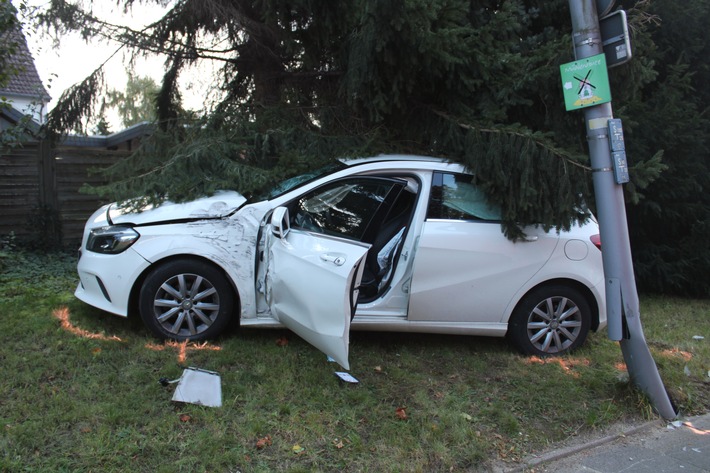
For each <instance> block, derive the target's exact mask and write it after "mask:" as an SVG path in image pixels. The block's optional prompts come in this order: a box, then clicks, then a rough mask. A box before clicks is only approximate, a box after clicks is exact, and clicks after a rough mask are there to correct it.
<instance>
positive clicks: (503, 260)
mask: <svg viewBox="0 0 710 473" xmlns="http://www.w3.org/2000/svg"><path fill="white" fill-rule="evenodd" d="M471 180H472V179H471V176H468V175H464V174H456V173H444V172H435V173H434V175H433V180H432V188H431V192H430V201H429V208H428V211H427V218H426V221H425V223H424V228H423V230H422V233H421V238H420V240H419V247H418V249H417V253H416V257H415V261H414V274H413V277H412V294H411V298H410V303H409V314H408V318H409V320H412V321H438V322H478V323H499V322H500V321H501V318H502V316H503V314H504V312H505V308H506V307H507V305H508V303H509V302H510V300H511V298H512V296H513V295H514V294H515V293H516V292H517V291H518V289H519V288H520V287H521V286H523V285H524V284H525V283H526V282H527V281H528V280H529V279H530V278H531V277H533V275H534V274H535V273H536V272H537V271H539V270H540V268H542V267H543V265H544V264H545V262H546V261H547V260H548V259H549V258H550V256H551V255H552V252H553V251H554V249H555V247H556V245H557V242H558V240H559V236H558V235H557V233H556V232H550V233H547V232H545V231H544V230H542V229H541V228H537V227H526V228H525V229H524V231H525V233H526V235H527V237H526V239H524V240H519V241H516V242H513V241H510V240H509V239H508V238H506V237H505V235H503V233H502V231H501V226H500V211H499V210H498V209H497V208H496V207H494V206H492V205H490V204H489V203H488V202H487V201H486V199H485V197H484V195H483V193H482V192H481V191H480V190H478V189H477V188H476V187H475V186H474V185H473V184H472V182H471Z"/></svg>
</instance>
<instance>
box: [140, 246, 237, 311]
mask: <svg viewBox="0 0 710 473" xmlns="http://www.w3.org/2000/svg"><path fill="white" fill-rule="evenodd" d="M177 260H192V261H199V262H201V263H204V264H208V265H210V266H212V267H213V268H215V269H217V270H219V271H220V272H221V273H222V274H223V275H224V277H225V279H226V280H227V281H228V282H229V285H230V287H231V288H232V294H233V295H234V302H235V307H234V309H233V313H234V314H236V317H237V318H236V319H233V321H236V322H237V323H239V321H240V320H241V297H240V295H239V289H238V287H237V285H236V284H235V282H234V280H233V279H232V277H231V276H230V275H229V272H227V271H226V270H225V269H224V267H222V266H220V265H219V264H217V263H215V262H214V261H213V260H211V259H208V258H205V257H203V256H199V255H194V254H187V253H185V254H175V255H170V256H166V257H165V258H162V259H159V260H157V261H155V262H153V263H152V264H151V265H150V266H148V267H147V268H145V269H144V270H143V272H142V273H141V274H140V275H139V276H138V277H137V278H136V280H135V281H134V282H133V287H131V293H130V296H129V299H128V315H129V316H133V315H136V314H138V300H139V296H140V292H141V287H143V283H144V282H145V279H146V277H147V276H148V274H149V273H150V272H151V271H153V270H155V269H156V268H158V267H160V266H163V265H165V264H168V263H170V262H172V261H177Z"/></svg>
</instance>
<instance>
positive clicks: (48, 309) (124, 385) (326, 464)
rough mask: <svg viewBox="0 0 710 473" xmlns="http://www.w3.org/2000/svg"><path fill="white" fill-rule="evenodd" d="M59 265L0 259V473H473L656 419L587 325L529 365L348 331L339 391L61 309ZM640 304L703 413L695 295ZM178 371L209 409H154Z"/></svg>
mask: <svg viewBox="0 0 710 473" xmlns="http://www.w3.org/2000/svg"><path fill="white" fill-rule="evenodd" d="M74 264H75V261H74V259H73V257H71V256H67V255H62V254H52V255H35V254H28V253H22V252H18V251H8V250H3V251H0V301H2V304H1V305H0V320H2V328H1V329H0V346H1V348H0V375H1V376H0V393H2V395H1V396H0V432H1V434H0V471H12V472H23V471H28V472H49V471H52V472H90V471H97V472H98V471H101V472H124V471H136V472H144V471H145V472H178V471H185V472H203V471H204V472H238V471H239V472H252V471H264V472H267V471H289V472H301V471H302V472H311V471H327V472H329V471H336V470H341V471H371V472H374V471H387V472H397V471H426V472H429V471H475V470H477V469H480V470H485V469H486V465H487V462H490V461H492V460H498V459H503V460H510V461H515V460H517V459H519V458H520V457H521V456H523V455H525V454H529V453H532V452H536V451H542V450H545V449H549V448H551V447H552V445H553V444H555V443H556V442H560V441H563V440H565V439H567V438H569V437H571V436H575V435H579V434H581V433H588V432H590V431H594V430H595V429H601V428H604V427H606V426H609V425H611V424H613V423H615V422H619V421H624V422H635V421H643V420H645V419H649V418H654V416H655V415H654V413H653V412H652V409H651V407H650V406H649V404H648V402H647V401H646V400H645V399H644V397H643V396H642V395H640V394H639V393H638V392H637V391H636V390H635V389H634V388H633V386H631V385H630V384H629V382H628V379H627V376H626V371H625V368H624V364H623V357H622V355H621V350H620V349H619V346H618V344H616V343H614V342H611V341H609V340H608V339H607V338H606V333H604V332H602V333H598V334H595V335H592V337H591V339H590V340H589V342H588V343H587V344H586V345H585V346H584V347H582V348H581V349H580V350H578V351H577V352H576V353H574V355H573V356H567V357H563V358H557V359H545V360H542V359H538V358H528V357H523V356H520V355H518V354H517V353H516V352H515V351H513V349H512V348H511V347H510V346H509V345H508V344H507V343H506V342H505V341H504V340H502V339H487V338H477V337H456V336H438V335H414V334H387V333H367V332H355V333H353V334H352V337H351V354H350V361H351V365H352V370H351V373H352V374H353V376H355V377H356V378H358V379H359V381H360V383H359V384H355V385H352V384H346V383H343V382H341V381H339V380H338V379H337V378H336V377H335V376H334V374H333V373H334V371H336V370H338V369H339V367H338V366H337V365H335V364H333V363H328V362H327V360H326V357H325V356H324V355H323V354H321V353H320V352H318V351H317V350H315V349H314V348H312V347H311V346H310V345H308V344H307V343H305V342H303V341H302V340H301V339H299V338H298V337H297V336H295V335H293V334H291V333H290V332H288V331H285V330H241V331H239V330H234V331H232V332H231V333H229V334H228V335H226V336H225V337H223V338H222V339H220V340H217V341H215V342H210V343H205V344H199V345H195V344H187V345H180V344H166V343H162V342H159V341H156V340H155V339H153V338H151V337H150V336H149V335H148V332H147V331H146V330H145V329H144V328H143V327H142V326H141V324H140V321H139V320H125V319H121V318H119V317H115V316H112V315H109V314H106V313H103V312H100V311H98V310H96V309H93V308H91V307H89V306H87V305H85V304H83V303H81V302H79V301H78V300H76V299H74V297H73V290H74V287H75V285H76V281H77V279H76V276H75V270H74ZM641 302H642V322H643V325H644V331H645V334H646V338H647V341H648V344H649V346H650V347H651V350H652V352H653V355H654V358H655V359H656V362H657V364H658V366H659V370H660V372H661V376H662V377H663V379H664V382H665V384H666V387H667V389H668V390H669V392H670V393H671V395H672V397H673V399H674V401H675V402H676V403H677V404H678V406H679V407H680V408H681V410H682V412H683V413H684V414H687V415H690V414H698V413H704V412H707V411H708V409H710V377H709V371H710V301H708V300H686V299H672V298H664V297H658V296H642V297H641ZM700 337H704V338H700ZM187 366H194V367H199V368H203V369H207V370H212V371H217V372H218V373H219V374H220V376H221V380H222V396H223V397H222V399H223V406H222V407H221V408H207V407H202V406H197V405H192V404H176V403H173V402H172V401H171V398H172V394H173V390H174V387H175V385H174V384H173V385H170V386H167V387H165V386H162V385H161V384H160V383H159V382H158V381H159V379H160V378H163V377H165V378H168V379H176V378H179V377H180V375H181V373H182V370H183V368H185V367H187Z"/></svg>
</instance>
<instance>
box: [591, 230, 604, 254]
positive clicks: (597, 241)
mask: <svg viewBox="0 0 710 473" xmlns="http://www.w3.org/2000/svg"><path fill="white" fill-rule="evenodd" d="M589 239H590V240H591V241H592V244H594V246H596V247H597V248H599V251H601V250H602V237H601V236H600V235H599V234H598V233H597V234H596V235H592V236H590V237H589Z"/></svg>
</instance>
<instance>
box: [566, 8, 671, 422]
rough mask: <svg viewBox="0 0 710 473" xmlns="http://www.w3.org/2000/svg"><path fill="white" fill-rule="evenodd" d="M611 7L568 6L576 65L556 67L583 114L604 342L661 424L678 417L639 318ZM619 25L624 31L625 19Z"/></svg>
mask: <svg viewBox="0 0 710 473" xmlns="http://www.w3.org/2000/svg"><path fill="white" fill-rule="evenodd" d="M612 4H613V0H611V1H609V0H605V1H603V0H596V2H595V0H569V6H570V13H571V16H572V37H573V40H574V50H575V58H576V60H575V62H572V63H569V64H564V65H562V66H560V73H561V76H562V86H563V89H564V90H563V92H564V95H565V105H566V108H567V110H575V109H583V110H584V118H585V126H586V132H587V142H588V145H589V157H590V161H591V167H592V179H593V183H594V194H595V200H596V205H597V218H598V221H599V229H600V234H601V241H602V258H603V263H604V276H605V279H606V303H607V318H608V336H609V338H610V339H612V340H615V341H618V342H619V344H620V345H621V351H622V353H623V355H624V360H625V362H626V367H627V370H628V372H629V378H630V379H631V382H633V383H634V384H635V385H636V387H638V388H639V389H640V390H641V391H642V392H643V393H644V394H645V395H646V396H647V397H648V398H649V400H650V401H651V403H652V404H653V406H654V408H655V409H656V411H657V412H658V413H659V414H660V415H661V416H662V417H663V418H665V419H674V418H676V417H677V416H678V413H677V412H676V410H675V407H674V406H673V404H672V402H671V400H670V398H669V396H668V393H667V391H666V389H665V386H664V385H663V381H662V380H661V377H660V375H659V373H658V369H657V367H656V363H655V362H654V360H653V357H652V356H651V352H650V351H649V349H648V345H646V339H645V337H644V335H643V329H642V327H641V320H640V317H639V316H640V310H639V298H638V293H637V290H636V282H635V280H634V268H633V262H632V260H631V245H630V242H629V231H628V226H627V221H626V209H625V207H624V194H623V188H622V184H623V183H624V182H627V181H628V169H627V167H626V155H625V151H624V141H623V132H622V128H621V121H620V120H618V119H614V117H613V114H612V108H611V94H610V91H609V81H608V76H607V74H606V68H607V64H606V58H605V55H604V45H603V43H608V42H609V41H608V40H606V41H605V40H604V39H603V38H602V32H601V29H600V21H599V16H598V8H597V7H599V9H600V10H604V11H600V12H599V13H602V14H604V13H606V12H607V11H608V10H609V9H610V8H611V5H612ZM623 20H624V21H623V24H624V25H623V26H624V29H625V24H626V22H625V15H624V19H623ZM606 23H608V22H606ZM627 44H628V43H627ZM614 51H615V53H616V55H617V56H619V55H626V56H627V57H629V58H630V54H631V51H630V49H627V48H626V47H625V46H623V45H618V46H616V47H615V49H614ZM615 58H616V56H612V59H611V60H612V61H614V60H615Z"/></svg>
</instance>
